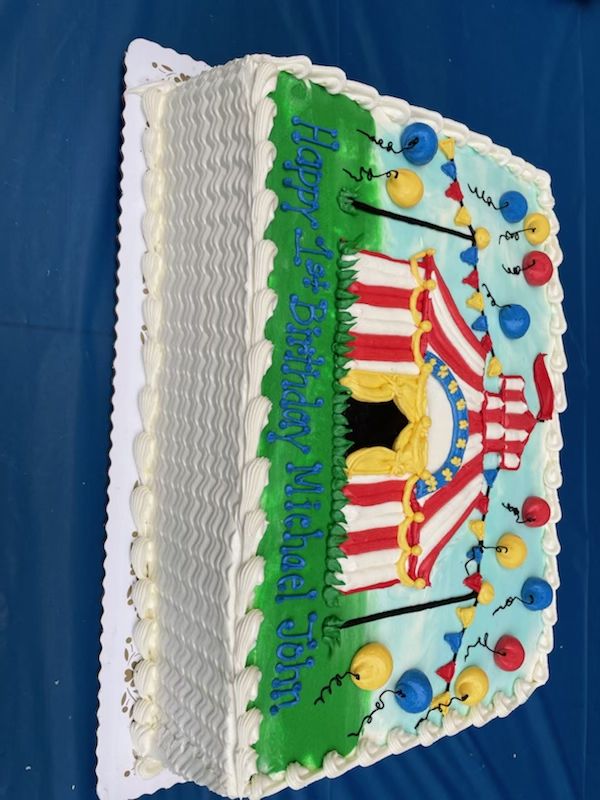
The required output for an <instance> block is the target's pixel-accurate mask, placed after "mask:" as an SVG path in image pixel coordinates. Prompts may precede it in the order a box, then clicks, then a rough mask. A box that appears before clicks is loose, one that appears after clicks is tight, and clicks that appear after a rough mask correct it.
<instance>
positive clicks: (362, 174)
mask: <svg viewBox="0 0 600 800" xmlns="http://www.w3.org/2000/svg"><path fill="white" fill-rule="evenodd" d="M342 172H345V173H346V175H348V176H350V177H351V178H352V180H353V181H356V182H357V183H360V182H361V181H362V180H363V179H364V178H366V179H367V180H368V181H372V180H374V179H375V178H391V177H392V175H393V176H394V178H397V177H398V170H397V169H389V170H388V171H387V172H379V173H375V172H373V170H372V169H371V167H369V168H368V169H365V168H364V167H360V169H359V173H358V175H354V174H353V173H352V172H350V170H349V169H346V168H345V167H344V168H343V169H342Z"/></svg>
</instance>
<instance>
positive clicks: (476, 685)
mask: <svg viewBox="0 0 600 800" xmlns="http://www.w3.org/2000/svg"><path fill="white" fill-rule="evenodd" d="M489 688H490V682H489V680H488V676H487V675H486V674H485V672H484V671H483V670H482V669H481V668H480V667H467V668H466V669H463V671H462V672H461V673H460V675H459V676H458V678H457V679H456V683H455V684H454V694H455V695H456V696H457V697H458V698H460V699H461V700H462V702H463V703H465V705H467V706H475V705H477V703H479V702H480V701H481V700H483V698H484V697H485V696H486V694H487V693H488V689H489Z"/></svg>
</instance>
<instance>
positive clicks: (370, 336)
mask: <svg viewBox="0 0 600 800" xmlns="http://www.w3.org/2000/svg"><path fill="white" fill-rule="evenodd" d="M351 333H352V336H353V337H354V342H353V343H352V344H351V346H350V351H349V353H348V356H349V358H354V359H357V360H361V361H400V362H402V361H412V360H413V357H412V341H411V337H410V336H385V335H379V334H375V333H354V332H353V331H351Z"/></svg>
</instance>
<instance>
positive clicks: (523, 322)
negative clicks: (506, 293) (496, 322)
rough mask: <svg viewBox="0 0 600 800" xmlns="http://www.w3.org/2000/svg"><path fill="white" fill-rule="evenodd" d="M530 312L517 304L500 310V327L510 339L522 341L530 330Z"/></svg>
mask: <svg viewBox="0 0 600 800" xmlns="http://www.w3.org/2000/svg"><path fill="white" fill-rule="evenodd" d="M530 322H531V319H530V317H529V311H527V309H526V308H524V307H523V306H520V305H518V304H517V303H511V304H510V305H508V306H503V307H502V308H501V309H500V327H501V328H502V333H503V334H504V335H505V336H506V337H507V338H509V339H520V338H521V336H525V334H526V333H527V331H528V330H529V323H530Z"/></svg>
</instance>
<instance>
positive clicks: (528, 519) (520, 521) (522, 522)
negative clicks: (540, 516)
mask: <svg viewBox="0 0 600 800" xmlns="http://www.w3.org/2000/svg"><path fill="white" fill-rule="evenodd" d="M502 507H503V508H505V509H506V510H507V511H510V513H511V514H513V515H514V518H515V522H516V523H517V524H518V525H526V524H527V523H528V522H533V520H534V519H535V517H525V519H520V516H521V514H520V512H519V509H518V508H517V507H516V506H511V504H510V503H502Z"/></svg>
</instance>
